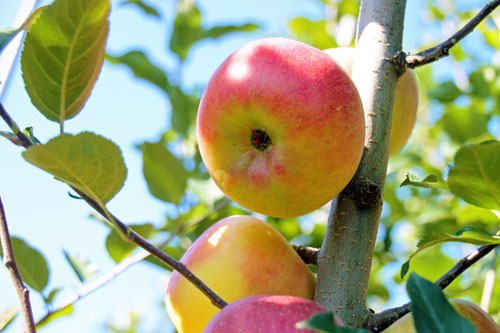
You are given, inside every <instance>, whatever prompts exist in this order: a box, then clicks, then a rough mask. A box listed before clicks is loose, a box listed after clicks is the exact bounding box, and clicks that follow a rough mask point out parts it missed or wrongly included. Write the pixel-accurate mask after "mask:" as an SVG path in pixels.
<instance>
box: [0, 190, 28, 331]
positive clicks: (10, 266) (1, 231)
mask: <svg viewBox="0 0 500 333" xmlns="http://www.w3.org/2000/svg"><path fill="white" fill-rule="evenodd" d="M0 240H1V243H2V251H3V263H4V265H5V267H7V270H8V271H9V274H10V278H11V279H12V283H13V284H14V288H15V289H16V293H17V298H18V299H19V303H20V304H21V312H22V314H23V318H24V326H25V327H26V332H29V333H33V332H36V327H35V321H34V320H33V313H32V311H31V303H30V297H29V290H28V288H27V287H26V286H25V285H24V282H23V279H22V278H21V274H20V273H19V269H18V268H17V263H16V258H15V256H14V250H13V248H12V242H11V241H10V235H9V228H8V226H7V218H6V217H5V210H4V208H3V203H2V199H1V198H0Z"/></svg>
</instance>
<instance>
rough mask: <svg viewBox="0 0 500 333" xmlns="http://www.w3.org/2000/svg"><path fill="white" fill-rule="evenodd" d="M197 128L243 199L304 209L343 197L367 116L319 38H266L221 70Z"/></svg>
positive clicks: (272, 207) (269, 210)
mask: <svg viewBox="0 0 500 333" xmlns="http://www.w3.org/2000/svg"><path fill="white" fill-rule="evenodd" d="M197 136H198V145H199V149H200V153H201V157H202V159H203V161H204V163H205V166H206V168H207V170H208V172H209V173H210V175H211V177H212V178H213V180H214V181H215V183H216V184H217V185H218V186H219V187H220V189H221V190H222V191H223V192H224V193H225V194H226V195H227V196H228V197H229V198H231V199H232V200H234V201H235V202H236V203H238V204H240V205H241V206H243V207H245V208H247V209H250V210H252V211H254V212H258V213H261V214H264V215H268V216H275V217H296V216H300V215H304V214H307V213H310V212H311V211H313V210H315V209H317V208H320V207H321V206H323V205H324V204H326V203H327V202H328V201H330V200H331V199H333V198H334V197H335V196H336V195H337V194H338V193H339V192H340V191H341V190H342V189H343V188H344V187H345V186H346V185H347V183H349V181H350V180H351V178H352V177H353V175H354V173H355V172H356V169H357V167H358V164H359V162H360V159H361V155H362V153H363V147H364V137H365V122H364V114H363V108H362V103H361V99H360V97H359V94H358V92H357V89H356V87H355V86H354V83H353V82H352V80H351V79H350V77H349V75H347V74H346V73H345V72H344V71H343V70H342V68H341V67H340V66H339V65H337V63H336V62H335V61H334V60H333V59H332V58H331V57H329V56H328V55H326V54H325V53H324V52H322V51H321V50H318V49H316V48H314V47H312V46H309V45H306V44H303V43H300V42H297V41H293V40H289V39H285V38H265V39H260V40H257V41H254V42H251V43H248V44H246V45H245V46H243V47H241V48H240V49H239V50H237V51H236V52H234V53H233V54H232V55H230V56H229V57H228V58H227V59H226V60H225V61H224V62H223V63H222V64H221V65H220V66H219V68H218V69H217V70H216V71H215V73H214V74H213V76H212V77H211V79H210V81H209V82H208V85H207V87H206V89H205V91H204V93H203V96H202V98H201V102H200V106H199V110H198V118H197Z"/></svg>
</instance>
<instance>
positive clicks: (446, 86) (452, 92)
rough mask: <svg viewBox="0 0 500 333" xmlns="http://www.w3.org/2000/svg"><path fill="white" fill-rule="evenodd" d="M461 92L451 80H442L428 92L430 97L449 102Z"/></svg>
mask: <svg viewBox="0 0 500 333" xmlns="http://www.w3.org/2000/svg"><path fill="white" fill-rule="evenodd" d="M461 94H462V91H461V90H460V89H459V88H458V87H457V85H456V84H455V83H454V82H453V81H446V82H443V83H441V84H440V85H438V86H437V87H435V88H434V89H432V90H431V91H430V92H429V95H430V96H431V97H432V98H435V99H437V100H438V101H440V102H441V103H451V102H453V101H454V100H455V99H456V98H457V97H458V96H460V95H461Z"/></svg>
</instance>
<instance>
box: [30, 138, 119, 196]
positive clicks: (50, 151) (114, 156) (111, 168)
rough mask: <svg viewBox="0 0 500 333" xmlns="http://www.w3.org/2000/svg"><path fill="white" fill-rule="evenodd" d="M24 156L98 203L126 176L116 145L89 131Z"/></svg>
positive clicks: (55, 141)
mask: <svg viewBox="0 0 500 333" xmlns="http://www.w3.org/2000/svg"><path fill="white" fill-rule="evenodd" d="M23 157H24V158H25V159H26V160H27V161H28V162H30V163H31V164H33V165H35V166H37V167H39V168H40V169H43V170H45V171H47V172H48V173H50V174H52V175H53V176H54V177H55V178H56V179H59V180H60V181H63V182H65V183H66V184H68V185H70V186H73V187H75V188H76V189H78V190H80V191H82V192H83V193H85V194H86V195H88V196H89V197H91V198H92V199H94V200H96V201H97V202H99V203H101V204H104V203H106V202H108V201H109V200H110V199H111V198H112V197H113V196H114V195H115V194H116V193H117V192H118V191H119V190H120V189H121V188H122V186H123V184H124V182H125V178H126V176H127V169H126V168H125V164H124V162H123V158H122V155H121V152H120V149H119V148H118V146H116V144H114V143H113V142H111V141H109V140H108V139H106V138H103V137H102V136H99V135H96V134H94V133H90V132H84V133H80V134H77V135H70V134H63V135H60V136H58V137H56V138H54V139H52V140H50V141H49V142H47V143H46V144H44V145H36V146H32V147H30V148H29V149H28V150H26V151H24V152H23Z"/></svg>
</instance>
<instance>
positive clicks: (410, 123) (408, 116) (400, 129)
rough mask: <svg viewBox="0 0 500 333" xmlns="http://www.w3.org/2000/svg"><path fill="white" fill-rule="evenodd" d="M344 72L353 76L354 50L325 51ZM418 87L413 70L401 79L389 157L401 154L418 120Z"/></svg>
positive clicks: (398, 85) (395, 97)
mask: <svg viewBox="0 0 500 333" xmlns="http://www.w3.org/2000/svg"><path fill="white" fill-rule="evenodd" d="M324 52H325V53H326V54H328V55H329V56H331V57H332V58H333V59H335V61H337V63H338V64H339V65H340V66H342V68H344V70H345V71H346V72H347V73H348V74H349V75H351V74H352V65H353V62H354V48H352V47H337V48H333V49H327V50H324ZM417 109H418V87H417V81H416V80H415V75H414V74H413V71H412V70H411V69H407V70H406V72H405V73H404V74H403V75H402V76H401V77H400V78H399V81H398V84H397V86H396V95H395V96H394V111H393V114H392V125H391V138H390V140H389V156H393V155H395V154H396V153H398V152H400V151H401V149H403V147H404V146H405V145H406V143H407V142H408V139H409V138H410V136H411V133H412V131H413V127H414V126H415V122H416V120H417Z"/></svg>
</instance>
